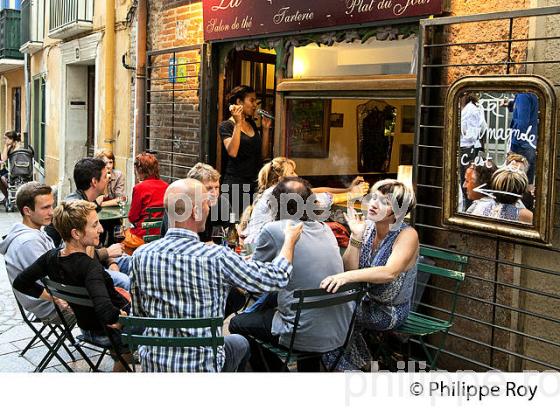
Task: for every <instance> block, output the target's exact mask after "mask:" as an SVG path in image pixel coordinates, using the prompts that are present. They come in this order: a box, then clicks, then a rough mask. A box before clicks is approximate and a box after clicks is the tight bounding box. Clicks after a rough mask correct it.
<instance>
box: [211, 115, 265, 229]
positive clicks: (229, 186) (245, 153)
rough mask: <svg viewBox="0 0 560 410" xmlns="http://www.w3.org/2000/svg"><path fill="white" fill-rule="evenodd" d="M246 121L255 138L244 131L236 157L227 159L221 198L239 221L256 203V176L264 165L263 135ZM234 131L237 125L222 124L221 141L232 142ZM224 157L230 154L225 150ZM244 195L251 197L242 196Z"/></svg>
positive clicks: (225, 122)
mask: <svg viewBox="0 0 560 410" xmlns="http://www.w3.org/2000/svg"><path fill="white" fill-rule="evenodd" d="M246 121H247V122H248V123H249V124H250V125H251V127H252V128H253V130H254V132H255V135H254V136H253V137H250V136H248V135H247V134H245V133H244V132H243V131H241V136H240V137H241V141H240V143H239V150H238V151H237V157H235V158H233V157H230V156H229V155H226V156H227V164H226V166H225V168H224V170H223V172H222V173H223V179H222V194H224V195H226V196H227V197H228V200H229V204H230V209H231V212H234V213H235V215H236V216H237V217H238V218H239V217H240V215H241V214H242V213H243V210H244V209H245V208H246V207H247V206H249V205H250V204H251V203H252V202H253V195H254V193H255V192H256V188H257V176H258V174H259V170H260V169H261V167H262V162H263V160H262V137H261V134H260V132H259V130H258V128H257V125H256V124H255V122H254V121H253V120H252V119H247V120H246ZM234 127H235V124H234V123H233V121H230V120H227V121H223V122H222V123H221V124H220V129H219V132H220V137H221V138H222V141H223V140H225V139H226V138H231V136H232V135H233V129H234ZM224 153H225V154H227V151H226V150H224ZM244 185H245V186H244ZM226 191H227V192H226ZM244 192H247V193H248V194H245V195H243V194H244Z"/></svg>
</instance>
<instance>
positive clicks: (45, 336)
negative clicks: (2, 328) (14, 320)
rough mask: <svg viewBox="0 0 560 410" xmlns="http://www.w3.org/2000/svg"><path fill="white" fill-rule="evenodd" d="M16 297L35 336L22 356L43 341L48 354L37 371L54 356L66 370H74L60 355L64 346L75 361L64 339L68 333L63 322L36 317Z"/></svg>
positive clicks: (23, 316)
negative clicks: (42, 319)
mask: <svg viewBox="0 0 560 410" xmlns="http://www.w3.org/2000/svg"><path fill="white" fill-rule="evenodd" d="M14 298H15V300H16V303H17V306H18V309H19V312H20V313H21V317H22V319H23V321H24V322H25V324H26V325H27V326H29V328H30V329H31V331H32V332H33V334H34V336H33V337H32V338H31V340H30V341H29V343H27V345H26V346H25V347H24V348H23V350H22V351H21V352H20V353H19V355H20V356H25V354H26V353H27V352H28V351H29V349H31V348H33V347H35V346H36V345H37V344H39V343H42V344H43V345H44V346H45V347H46V348H47V354H46V355H45V356H44V357H43V359H41V361H40V362H39V364H38V365H37V367H36V368H35V370H34V372H35V373H40V372H42V371H43V370H45V368H46V367H47V366H48V365H49V363H50V362H51V360H52V359H53V358H56V359H57V360H58V361H59V362H60V364H62V365H63V366H64V367H65V368H66V370H68V371H72V369H71V368H70V366H68V364H67V363H66V361H65V360H64V359H63V358H62V357H60V355H59V353H58V352H59V349H60V348H63V349H64V350H66V352H67V353H68V355H69V356H70V358H71V360H72V361H75V360H76V359H75V358H74V355H73V354H72V352H71V351H70V349H69V348H68V346H66V344H65V343H64V341H65V340H66V334H65V332H64V328H63V327H62V325H61V324H56V323H43V322H42V321H41V320H40V319H38V318H36V317H35V315H33V314H32V313H30V312H27V311H25V309H24V308H23V306H22V305H21V303H19V301H18V300H17V297H15V295H14ZM51 337H54V338H55V339H56V340H55V341H54V342H52V341H51V340H50V338H51ZM60 339H62V343H59V344H58V346H59V347H58V348H57V349H55V345H57V342H58V340H60Z"/></svg>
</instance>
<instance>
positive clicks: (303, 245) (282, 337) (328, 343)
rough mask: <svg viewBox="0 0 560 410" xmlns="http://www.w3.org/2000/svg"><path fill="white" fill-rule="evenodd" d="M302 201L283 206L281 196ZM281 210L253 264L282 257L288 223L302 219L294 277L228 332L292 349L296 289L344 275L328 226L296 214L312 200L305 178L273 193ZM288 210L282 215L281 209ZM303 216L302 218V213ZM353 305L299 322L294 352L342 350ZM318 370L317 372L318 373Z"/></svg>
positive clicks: (255, 357) (274, 364)
mask: <svg viewBox="0 0 560 410" xmlns="http://www.w3.org/2000/svg"><path fill="white" fill-rule="evenodd" d="M282 195H285V196H284V198H287V195H298V196H299V197H301V200H300V201H296V200H294V199H289V200H288V201H285V200H281V196H282ZM273 198H274V199H275V201H276V204H279V206H278V209H277V211H278V212H277V215H276V221H274V222H271V223H268V224H267V225H265V227H264V228H263V230H262V231H261V233H260V235H259V237H258V239H257V241H256V244H255V246H256V249H255V254H254V255H253V258H254V259H256V260H259V261H267V262H268V261H272V260H273V259H274V258H275V257H276V256H277V255H278V253H279V252H280V249H281V247H282V243H283V241H284V233H283V230H284V227H285V225H286V224H287V223H288V221H289V220H290V219H294V217H297V215H298V214H299V215H301V218H300V220H302V221H303V223H304V227H303V232H302V233H301V237H300V240H299V241H298V243H297V245H296V247H295V250H294V259H293V271H292V275H291V277H290V281H289V282H288V285H287V286H286V288H284V289H282V290H280V291H278V294H277V300H275V299H276V297H275V296H276V294H270V295H269V297H268V298H267V301H266V303H265V304H264V305H263V306H262V307H261V309H259V310H256V311H253V312H250V313H242V314H240V315H237V316H235V317H233V318H232V319H231V321H230V325H229V331H230V332H231V333H237V334H241V335H250V336H255V337H257V338H258V339H260V340H263V341H266V342H271V343H274V344H280V345H282V346H286V347H287V346H289V344H290V337H291V332H292V329H293V321H294V318H295V312H294V311H293V310H291V309H290V308H289V305H290V304H291V303H293V302H294V301H295V299H294V298H293V291H294V290H296V289H309V288H319V284H320V283H321V281H322V280H323V279H324V278H325V277H327V276H329V275H332V274H334V273H340V272H343V271H344V266H343V263H342V258H341V256H340V252H339V249H338V244H337V241H336V238H335V236H334V234H333V233H332V231H331V229H330V228H329V227H328V226H327V225H326V224H324V223H322V222H318V221H316V220H314V219H315V218H314V215H308V214H307V210H310V209H311V206H310V205H307V206H306V207H305V210H304V211H303V212H302V209H299V210H298V209H297V208H298V202H299V205H300V207H301V205H302V204H303V203H304V202H305V203H306V204H309V203H310V202H312V201H313V200H314V196H313V193H312V191H311V186H310V185H309V183H308V182H307V181H305V180H303V179H301V178H297V177H289V178H284V179H283V180H282V181H280V182H279V183H278V185H277V186H276V187H275V189H274V191H273ZM281 208H284V209H281ZM298 211H299V212H298ZM352 312H353V303H348V304H344V305H339V306H333V307H328V308H324V309H315V310H306V311H303V312H302V314H301V316H300V323H299V327H298V331H297V337H296V340H295V343H294V349H295V350H298V351H304V352H316V353H324V352H328V351H331V350H334V349H337V348H338V347H340V346H342V345H343V344H344V341H345V338H346V334H347V331H348V327H349V326H350V321H351V318H352ZM252 348H253V354H252V357H251V365H252V367H253V370H255V371H262V370H264V366H263V363H262V362H261V360H260V355H259V354H258V352H255V351H254V349H255V348H256V346H252ZM268 356H270V357H267V358H266V360H267V362H268V364H269V367H270V368H271V369H277V370H280V366H281V364H280V363H278V361H277V360H276V361H275V360H274V357H272V356H271V355H268ZM316 370H318V369H316Z"/></svg>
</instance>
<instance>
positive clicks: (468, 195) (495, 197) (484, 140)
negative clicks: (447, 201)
mask: <svg viewBox="0 0 560 410" xmlns="http://www.w3.org/2000/svg"><path fill="white" fill-rule="evenodd" d="M459 102H460V107H458V108H459V112H460V113H461V117H460V123H459V124H457V126H458V127H460V133H459V135H460V144H459V152H458V153H457V154H458V157H457V160H458V163H459V167H457V169H458V170H459V174H460V175H459V178H458V181H459V183H460V185H459V187H458V202H457V211H458V212H461V213H466V214H470V215H475V216H479V217H486V218H492V219H499V220H503V221H508V222H519V223H524V224H533V212H534V208H535V199H534V198H535V167H536V163H537V138H538V122H539V99H538V96H537V95H536V94H534V93H530V92H523V93H511V92H501V91H497V92H493V91H487V92H479V93H473V92H466V93H463V94H462V95H460V98H459Z"/></svg>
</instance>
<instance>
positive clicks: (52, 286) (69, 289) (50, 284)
mask: <svg viewBox="0 0 560 410" xmlns="http://www.w3.org/2000/svg"><path fill="white" fill-rule="evenodd" d="M42 282H43V284H44V285H45V288H46V289H47V292H48V293H49V294H50V295H51V296H53V297H57V298H59V299H62V300H64V301H66V302H67V303H70V304H74V305H79V306H86V307H90V308H92V309H93V301H92V300H91V298H90V296H89V293H88V291H87V289H86V288H85V287H80V286H71V285H65V284H63V283H58V282H55V281H53V280H50V279H48V278H43V279H42ZM54 306H55V309H56V311H57V313H58V316H59V318H60V320H61V322H62V325H63V327H64V332H65V334H66V338H67V339H68V340H69V341H70V343H71V344H72V346H74V348H75V349H76V351H77V352H78V353H79V354H80V355H81V356H82V358H83V359H84V360H85V362H86V363H87V365H88V366H89V368H90V370H91V371H93V372H98V371H99V366H100V365H101V362H102V361H103V358H104V357H105V355H106V354H107V352H108V351H109V350H112V351H113V353H114V354H115V356H116V357H117V360H118V361H119V362H120V363H121V364H122V365H123V366H124V368H125V369H126V370H127V371H131V368H130V366H129V365H128V363H127V361H126V360H125V359H124V358H123V357H122V355H121V353H120V352H119V349H118V346H117V345H116V344H115V342H114V341H113V338H112V337H111V335H110V334H109V332H108V329H107V328H106V327H105V326H103V329H104V330H105V334H106V336H107V338H108V340H109V341H110V342H109V343H107V344H103V343H97V342H95V341H92V340H89V339H86V338H84V337H83V336H77V337H74V335H73V334H72V327H71V326H70V325H69V324H68V322H67V320H66V318H65V317H64V315H63V313H62V311H61V310H60V308H59V307H58V305H56V304H55V305H54ZM60 343H61V341H60V340H59V341H57V344H55V348H56V349H58V348H59V347H60ZM91 346H93V347H91ZM82 347H85V348H87V349H89V350H93V351H95V352H98V353H100V354H101V355H100V357H99V359H98V360H97V362H96V363H95V364H94V363H93V362H92V361H91V359H90V358H89V356H88V355H87V354H86V353H85V352H84V350H83V349H82Z"/></svg>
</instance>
